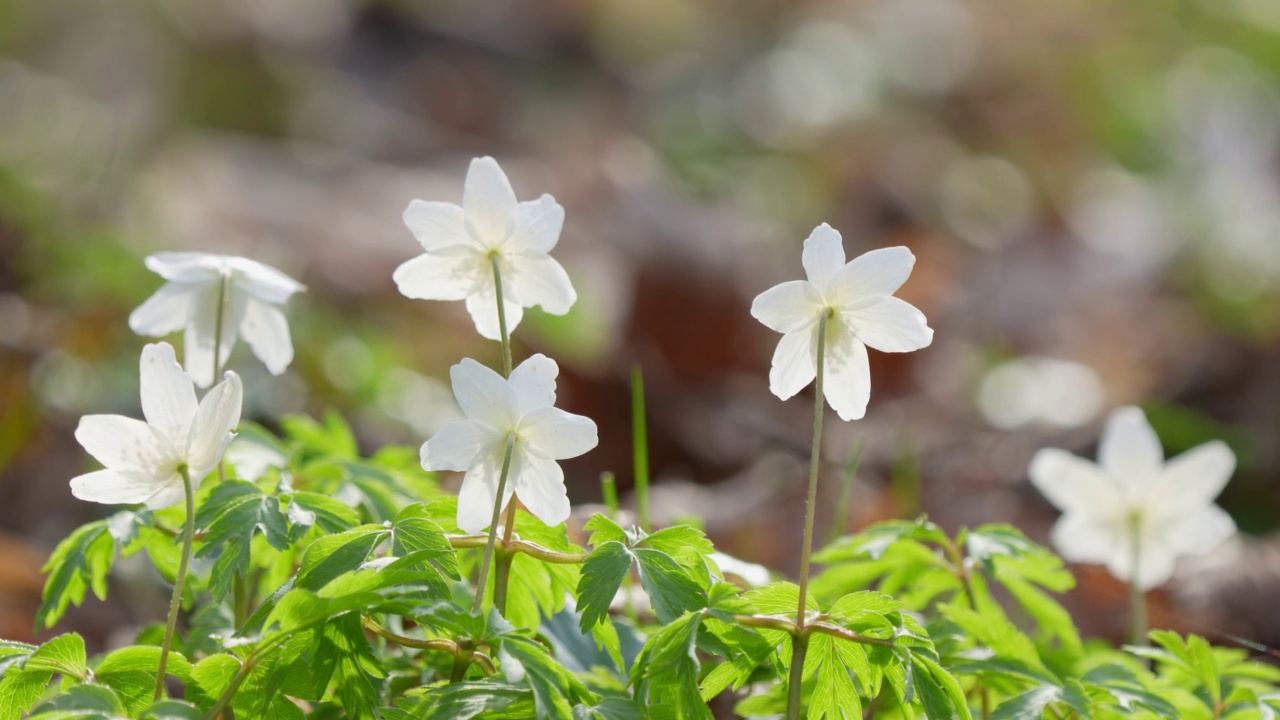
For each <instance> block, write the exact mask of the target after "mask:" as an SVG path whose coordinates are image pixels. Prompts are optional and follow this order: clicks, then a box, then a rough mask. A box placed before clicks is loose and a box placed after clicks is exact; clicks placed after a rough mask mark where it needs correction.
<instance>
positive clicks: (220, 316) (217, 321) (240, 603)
mask: <svg viewBox="0 0 1280 720" xmlns="http://www.w3.org/2000/svg"><path fill="white" fill-rule="evenodd" d="M230 284H231V273H230V272H227V271H225V270H224V271H223V273H222V280H221V281H220V282H219V283H218V306H217V308H216V309H215V311H214V315H213V363H212V364H211V365H210V367H212V368H213V377H212V378H210V383H209V384H210V385H211V386H212V385H217V384H218V378H219V377H221V376H222V324H223V322H225V318H226V308H227V300H228V299H229V298H230V296H231V293H229V292H228V290H229V287H228V286H229V285H230ZM226 481H227V466H226V462H225V461H223V460H222V459H219V460H218V482H226ZM231 616H232V621H233V622H234V624H235V626H236V627H240V626H242V625H244V623H245V621H246V620H248V619H249V593H248V590H247V589H246V588H245V579H244V578H242V577H240V575H239V573H237V574H236V575H235V576H234V577H233V578H232V579H231Z"/></svg>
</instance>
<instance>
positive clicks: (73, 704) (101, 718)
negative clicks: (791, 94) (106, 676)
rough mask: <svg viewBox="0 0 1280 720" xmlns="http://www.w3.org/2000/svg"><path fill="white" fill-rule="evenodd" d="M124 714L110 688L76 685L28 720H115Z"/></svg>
mask: <svg viewBox="0 0 1280 720" xmlns="http://www.w3.org/2000/svg"><path fill="white" fill-rule="evenodd" d="M126 712H127V711H126V710H125V708H124V704H123V703H122V702H120V698H119V697H117V696H116V694H115V692H113V691H112V690H111V688H108V687H104V686H102V685H76V686H74V687H70V688H68V689H67V691H66V692H65V693H63V694H61V695H58V696H57V697H55V698H53V699H51V700H49V701H48V702H46V703H44V704H43V705H41V706H40V707H38V708H36V710H35V712H34V713H32V715H31V718H30V720H115V719H116V718H120V717H123V716H124V715H125V713H126Z"/></svg>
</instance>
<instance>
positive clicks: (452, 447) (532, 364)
mask: <svg viewBox="0 0 1280 720" xmlns="http://www.w3.org/2000/svg"><path fill="white" fill-rule="evenodd" d="M559 373H560V368H559V367H558V366H557V365H556V363H555V361H554V360H552V359H550V358H548V357H547V356H545V355H541V354H539V355H534V356H533V357H531V358H529V359H528V360H525V361H524V362H522V363H520V364H519V365H518V366H516V369H515V370H512V371H511V379H510V380H503V379H502V376H501V375H499V374H498V373H496V372H494V371H492V370H490V369H489V368H487V367H485V366H483V365H481V364H480V363H478V362H476V361H475V360H472V359H470V358H464V359H463V361H462V362H460V363H458V364H457V365H454V366H453V367H452V368H451V369H450V370H449V376H450V378H451V379H452V380H453V394H454V396H455V397H457V399H458V404H459V405H460V406H462V412H463V414H464V415H465V416H466V419H465V420H457V421H454V422H451V423H449V424H448V425H445V426H444V427H442V428H440V431H439V432H437V433H436V434H435V435H434V436H432V438H431V439H430V440H428V441H427V442H426V443H424V444H423V445H422V467H424V468H426V469H427V470H457V471H465V472H466V476H465V477H464V478H463V480H462V489H461V490H460V491H459V492H458V527H460V528H462V529H463V530H464V531H466V532H469V533H476V532H480V531H481V530H483V529H485V528H486V527H488V526H489V521H490V520H491V519H492V517H493V501H494V496H495V495H496V494H497V492H498V480H499V476H500V474H501V472H502V460H503V456H504V455H505V453H506V447H507V439H508V438H514V439H515V446H514V447H513V449H512V452H511V466H510V468H509V469H508V471H507V485H506V489H505V491H504V492H503V498H502V506H503V507H506V505H507V502H509V501H510V500H511V495H512V493H515V495H516V496H517V497H519V498H520V501H521V502H523V503H524V505H525V507H526V508H528V509H529V512H531V513H533V514H534V515H536V516H537V517H538V518H539V519H541V520H542V521H543V522H545V523H547V524H548V525H558V524H559V523H562V522H564V521H565V520H566V519H567V518H568V517H569V498H568V496H567V494H566V492H565V487H564V471H563V470H561V469H560V465H559V464H557V463H556V461H557V460H564V459H566V458H572V457H577V456H579V455H582V454H583V453H585V452H587V451H588V450H590V449H592V448H594V447H595V446H596V443H597V442H598V440H597V438H596V424H595V423H594V422H593V421H592V420H591V419H590V418H586V417H583V416H581V415H573V414H571V413H567V412H565V411H563V410H560V409H559V408H556V407H554V405H555V402H556V375H558V374H559Z"/></svg>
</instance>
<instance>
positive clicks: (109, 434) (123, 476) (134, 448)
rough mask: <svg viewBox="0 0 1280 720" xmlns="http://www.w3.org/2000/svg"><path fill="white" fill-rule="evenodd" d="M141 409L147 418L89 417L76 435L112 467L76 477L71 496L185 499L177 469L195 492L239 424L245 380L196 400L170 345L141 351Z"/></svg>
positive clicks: (232, 378)
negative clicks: (189, 479)
mask: <svg viewBox="0 0 1280 720" xmlns="http://www.w3.org/2000/svg"><path fill="white" fill-rule="evenodd" d="M140 365H141V372H140V374H141V387H142V414H143V416H144V417H145V418H146V419H147V421H146V422H142V421H141V420H134V419H133V418H128V417H124V416H121V415H86V416H84V417H82V418H80V425H79V426H78V427H77V428H76V440H78V441H80V444H81V445H83V446H84V449H85V450H87V451H88V452H89V454H90V455H92V456H94V457H95V458H97V460H98V462H101V463H102V464H103V465H105V466H106V468H107V469H105V470H99V471H97V472H91V473H88V474H86V475H81V476H79V477H77V478H74V479H72V481H71V494H72V495H75V496H76V497H78V498H80V499H81V500H88V501H91V502H100V503H107V504H127V503H144V504H145V505H146V506H147V507H148V508H150V509H152V510H159V509H161V508H166V507H168V506H170V505H172V504H174V503H175V502H178V501H179V500H182V498H183V492H184V491H183V483H182V474H181V470H180V468H181V467H182V466H186V468H187V471H188V473H189V475H190V477H191V483H192V490H193V491H194V490H195V488H197V487H199V486H200V481H201V480H203V479H204V476H205V475H208V474H209V472H210V471H211V470H213V468H214V466H216V465H217V464H218V461H219V460H221V459H222V453H223V451H225V450H226V449H227V444H228V443H230V442H231V438H232V437H233V436H232V434H231V431H232V430H234V429H235V427H236V425H238V424H240V402H241V399H242V391H241V388H240V378H239V377H238V376H237V375H236V374H235V373H233V372H228V373H227V374H226V378H225V379H224V380H223V381H222V382H220V383H218V384H217V385H216V386H215V387H214V388H213V389H212V390H210V391H209V393H208V394H207V395H205V396H204V399H203V400H201V401H200V402H199V404H197V403H196V391H195V387H194V386H193V385H192V384H191V378H190V377H188V376H187V374H186V373H185V372H183V371H182V368H181V367H180V366H179V365H178V361H177V360H176V359H175V358H174V355H173V348H172V347H170V346H169V344H168V343H158V344H155V345H148V346H146V347H145V348H143V349H142V362H141V363H140Z"/></svg>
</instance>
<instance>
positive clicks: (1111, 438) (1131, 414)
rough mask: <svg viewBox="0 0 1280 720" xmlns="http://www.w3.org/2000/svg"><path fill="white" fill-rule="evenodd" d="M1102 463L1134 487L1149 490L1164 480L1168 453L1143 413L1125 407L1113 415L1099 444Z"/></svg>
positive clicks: (1099, 457) (1110, 471)
mask: <svg viewBox="0 0 1280 720" xmlns="http://www.w3.org/2000/svg"><path fill="white" fill-rule="evenodd" d="M1098 464H1099V465H1101V466H1102V467H1103V469H1105V470H1106V471H1107V472H1108V473H1109V474H1110V475H1111V476H1112V477H1114V478H1115V479H1117V480H1120V481H1121V482H1124V483H1126V484H1127V485H1128V486H1130V487H1131V488H1146V487H1149V486H1150V485H1151V484H1152V483H1154V482H1156V481H1157V480H1159V479H1160V474H1161V472H1162V470H1163V465H1164V451H1163V450H1162V449H1161V448H1160V439H1159V438H1157V437H1156V433H1155V431H1154V430H1152V429H1151V425H1150V424H1148V423H1147V416H1146V415H1144V414H1143V413H1142V410H1140V409H1138V408H1136V407H1123V408H1120V409H1118V410H1116V411H1115V412H1113V413H1111V417H1110V418H1108V419H1107V426H1106V428H1105V429H1104V430H1103V431H1102V440H1100V441H1099V443H1098Z"/></svg>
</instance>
